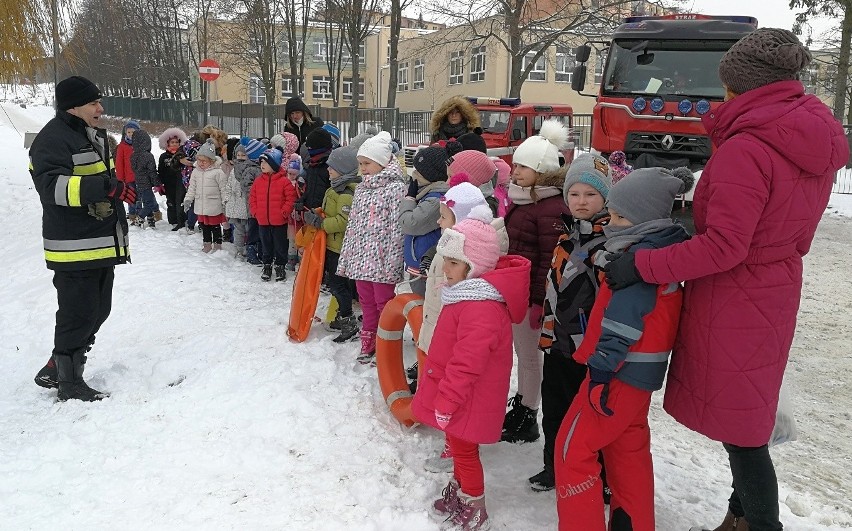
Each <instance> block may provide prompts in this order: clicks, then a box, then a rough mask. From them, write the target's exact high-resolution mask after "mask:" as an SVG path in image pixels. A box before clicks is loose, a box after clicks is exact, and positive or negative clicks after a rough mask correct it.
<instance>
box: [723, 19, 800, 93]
mask: <svg viewBox="0 0 852 531" xmlns="http://www.w3.org/2000/svg"><path fill="white" fill-rule="evenodd" d="M810 62H811V54H810V52H808V50H807V48H805V47H804V46H802V43H800V42H799V39H798V38H796V36H795V35H794V34H793V33H792V32H790V31H787V30H785V29H779V28H760V29H757V30H754V31H753V32H751V33H749V34H748V35H746V36H745V37H743V38H742V39H740V40H738V41H737V42H736V43H735V44H734V45H733V46H731V49H730V50H728V51H727V53H725V55H724V56H722V60H721V61H720V62H719V79H721V80H722V83H724V84H725V85H726V86H727V87H728V88H729V89H730V90H731V91H733V92H735V93H737V94H743V93H744V92H748V91H749V90H752V89H756V88H760V87H762V86H764V85H768V84H770V83H774V82H776V81H789V80H793V79H798V78H799V72H801V71H802V69H804V68H805V67H806V66H808V63H810Z"/></svg>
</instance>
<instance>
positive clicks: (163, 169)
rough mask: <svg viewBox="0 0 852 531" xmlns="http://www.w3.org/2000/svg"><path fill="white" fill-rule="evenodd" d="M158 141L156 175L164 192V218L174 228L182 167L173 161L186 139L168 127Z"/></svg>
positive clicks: (174, 129)
mask: <svg viewBox="0 0 852 531" xmlns="http://www.w3.org/2000/svg"><path fill="white" fill-rule="evenodd" d="M158 140H159V143H160V149H162V150H163V152H162V153H161V154H160V160H159V162H158V163H157V175H158V176H159V177H160V182H161V183H163V188H165V190H166V218H167V219H168V222H169V225H172V228H174V227H175V226H177V224H178V216H177V211H176V210H175V205H176V204H177V203H178V200H177V194H178V189H179V188H182V187H183V183H181V181H180V170H181V168H182V167H183V165H182V164H181V163H180V161H177V160H176V161H174V162H173V159H174V156H175V153H177V150H178V149H180V147H181V146H182V145H183V144H184V142H186V140H187V138H186V133H184V132H183V131H182V130H180V129H178V128H177V127H170V128H168V129H166V130H165V131H163V134H161V135H160V136H159V138H158Z"/></svg>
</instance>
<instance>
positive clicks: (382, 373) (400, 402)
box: [376, 293, 426, 427]
mask: <svg viewBox="0 0 852 531" xmlns="http://www.w3.org/2000/svg"><path fill="white" fill-rule="evenodd" d="M406 323H408V325H409V326H410V327H411V332H412V334H413V335H414V342H415V343H416V342H417V340H418V338H419V337H420V327H421V325H422V324H423V297H421V296H420V295H417V294H415V293H404V294H401V295H397V296H396V297H394V298H393V299H391V300H390V301H389V302H388V303H387V304H386V305H385V308H384V310H382V315H381V317H379V329H378V331H377V332H376V370H377V372H378V373H379V385H380V386H381V388H382V395H383V396H384V397H385V402H386V403H387V405H388V408H390V411H391V413H392V414H393V416H394V417H395V418H396V419H397V420H398V421H400V422H401V423H402V424H404V425H405V426H408V427H411V426H413V425H414V424H415V423H416V422H417V420H416V419H415V418H414V415H413V414H412V413H411V400H412V396H413V395H412V394H411V391H410V390H409V389H408V380H407V379H406V377H405V364H404V363H403V359H402V337H403V332H404V331H405V324H406ZM425 358H426V354H425V353H424V352H423V351H422V350H420V349H419V348H418V349H417V361H418V368H420V367H422V366H423V363H424V361H425Z"/></svg>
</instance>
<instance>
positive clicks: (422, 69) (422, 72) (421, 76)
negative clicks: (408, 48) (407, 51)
mask: <svg viewBox="0 0 852 531" xmlns="http://www.w3.org/2000/svg"><path fill="white" fill-rule="evenodd" d="M425 78H426V63H425V62H424V61H423V59H416V60H415V61H414V80H413V82H412V84H411V90H423V88H425V87H426V80H425Z"/></svg>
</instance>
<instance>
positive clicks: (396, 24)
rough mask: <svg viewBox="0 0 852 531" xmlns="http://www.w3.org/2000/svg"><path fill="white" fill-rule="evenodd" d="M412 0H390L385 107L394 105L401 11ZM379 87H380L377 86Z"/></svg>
mask: <svg viewBox="0 0 852 531" xmlns="http://www.w3.org/2000/svg"><path fill="white" fill-rule="evenodd" d="M413 3H414V0H391V9H390V39H389V45H390V57H389V58H388V64H389V65H390V72H389V73H388V97H387V104H386V105H385V106H386V107H389V108H393V107H396V85H397V75H398V73H399V37H400V33H401V32H402V11H403V10H404V9H407V8H408V7H409V6H411V4H413ZM422 22H423V14H422V13H421V14H420V23H421V25H422ZM379 88H380V89H381V87H379Z"/></svg>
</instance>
